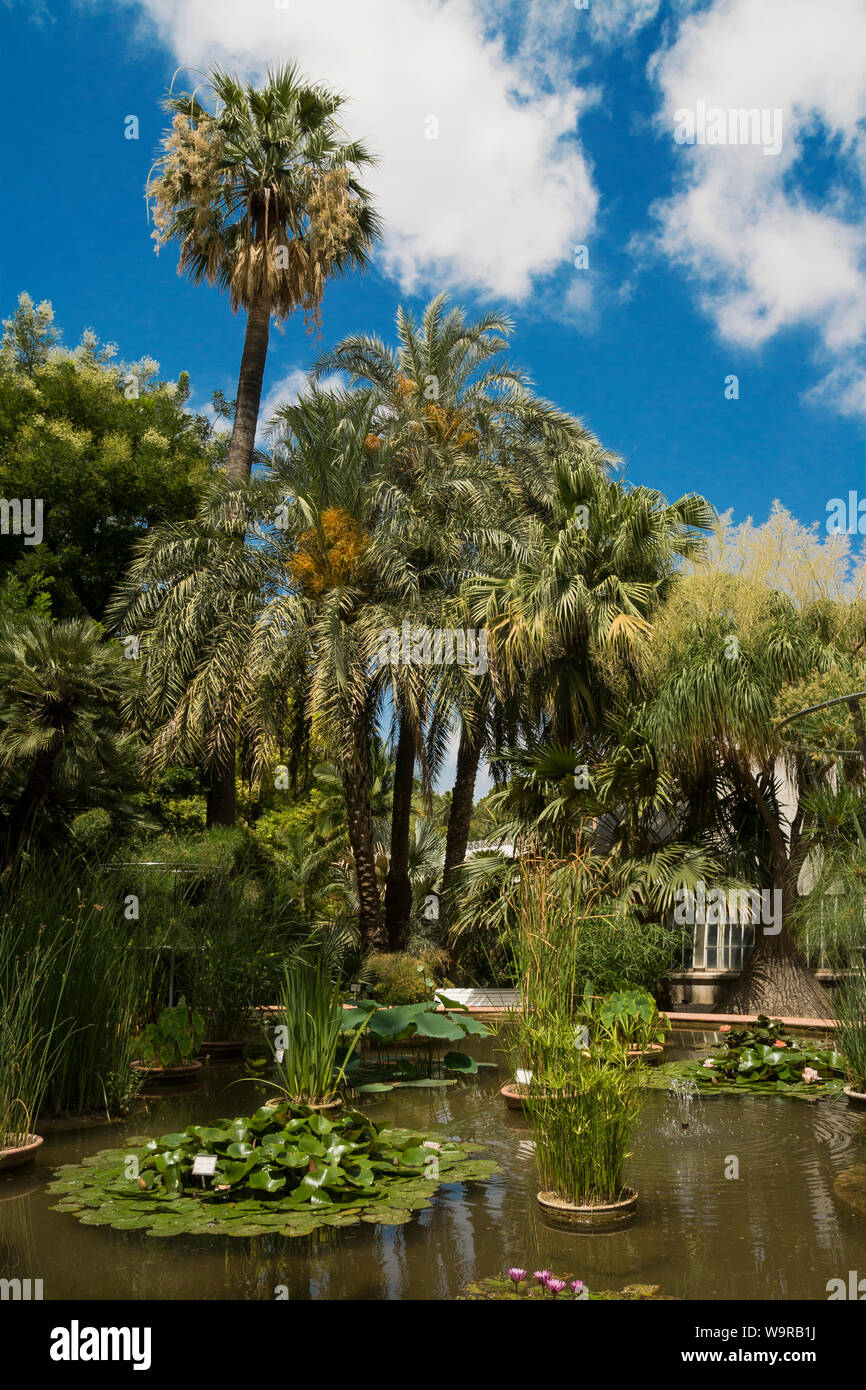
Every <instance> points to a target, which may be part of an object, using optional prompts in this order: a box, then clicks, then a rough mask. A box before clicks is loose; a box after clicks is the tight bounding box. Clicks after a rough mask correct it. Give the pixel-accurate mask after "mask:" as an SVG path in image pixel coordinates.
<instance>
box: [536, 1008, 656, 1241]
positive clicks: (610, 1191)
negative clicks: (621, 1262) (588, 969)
mask: <svg viewBox="0 0 866 1390" xmlns="http://www.w3.org/2000/svg"><path fill="white" fill-rule="evenodd" d="M545 1034H546V1036H545V1039H544V1042H543V1043H542V1044H541V1046H535V1047H533V1046H532V1042H531V1040H528V1042H529V1046H530V1047H531V1048H532V1051H533V1052H534V1059H533V1060H534V1066H533V1076H532V1081H531V1082H530V1086H529V1106H528V1111H529V1119H530V1124H531V1126H532V1131H533V1138H534V1140H535V1159H536V1165H537V1168H538V1178H539V1184H540V1191H539V1193H538V1202H539V1205H540V1207H541V1209H542V1211H543V1212H544V1213H545V1215H547V1216H548V1217H550V1218H552V1219H553V1220H554V1221H555V1222H557V1224H563V1223H564V1224H567V1225H569V1226H572V1227H575V1228H578V1229H581V1230H585V1231H607V1230H611V1229H616V1228H618V1227H620V1226H623V1225H625V1224H626V1223H627V1222H628V1221H630V1220H631V1219H632V1217H633V1215H634V1211H635V1207H636V1206H637V1200H638V1194H637V1192H636V1190H635V1189H634V1188H633V1187H630V1186H629V1185H628V1184H627V1183H626V1182H625V1179H624V1169H625V1163H626V1159H627V1158H628V1156H629V1142H630V1139H631V1135H632V1133H633V1131H634V1126H635V1124H636V1123H637V1119H638V1116H639V1114H640V1111H641V1107H642V1104H643V1099H644V1095H645V1091H646V1077H647V1075H648V1073H647V1071H646V1069H645V1068H644V1067H633V1066H627V1065H626V1064H625V1055H624V1053H625V1049H624V1048H623V1046H622V1044H621V1043H616V1042H613V1043H608V1044H606V1045H605V1046H604V1047H602V1046H600V1045H598V1044H596V1045H594V1046H593V1049H592V1050H591V1051H583V1050H580V1049H579V1047H576V1046H575V1038H574V1029H573V1026H572V1024H571V1022H570V1021H568V1020H562V1021H561V1022H560V1026H559V1028H558V1029H557V1028H552V1027H548V1028H547V1029H545Z"/></svg>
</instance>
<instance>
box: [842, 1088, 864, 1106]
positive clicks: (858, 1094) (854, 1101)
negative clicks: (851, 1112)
mask: <svg viewBox="0 0 866 1390" xmlns="http://www.w3.org/2000/svg"><path fill="white" fill-rule="evenodd" d="M845 1095H846V1096H847V1097H848V1104H849V1105H866V1091H855V1090H854V1087H853V1086H846V1087H845Z"/></svg>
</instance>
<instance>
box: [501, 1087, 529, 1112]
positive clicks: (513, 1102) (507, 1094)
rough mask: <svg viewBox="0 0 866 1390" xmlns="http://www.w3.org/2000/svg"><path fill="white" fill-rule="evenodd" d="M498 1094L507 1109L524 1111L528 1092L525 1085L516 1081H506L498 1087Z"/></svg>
mask: <svg viewBox="0 0 866 1390" xmlns="http://www.w3.org/2000/svg"><path fill="white" fill-rule="evenodd" d="M499 1094H500V1095H501V1097H502V1099H503V1100H504V1101H505V1104H506V1105H507V1106H508V1109H509V1110H523V1111H524V1112H525V1111H526V1108H527V1107H526V1102H527V1100H528V1099H529V1092H528V1091H527V1089H526V1087H525V1086H521V1085H520V1084H519V1083H518V1082H517V1081H507V1082H506V1083H505V1085H504V1086H500V1087H499Z"/></svg>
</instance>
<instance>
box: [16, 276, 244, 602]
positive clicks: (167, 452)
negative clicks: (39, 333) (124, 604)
mask: <svg viewBox="0 0 866 1390" xmlns="http://www.w3.org/2000/svg"><path fill="white" fill-rule="evenodd" d="M26 299H27V297H26V296H22V299H21V301H20V304H19V308H18V310H17V312H16V314H15V315H14V316H13V318H12V319H11V320H8V321H7V322H8V323H9V324H10V325H11V326H10V327H9V328H8V329H7V336H6V338H5V339H4V344H5V345H6V346H8V345H11V344H12V343H13V342H15V341H17V340H18V338H19V337H21V336H22V335H23V336H24V338H25V339H26V340H27V343H28V354H29V355H28V356H27V358H26V359H22V358H19V357H16V356H15V354H13V353H7V352H6V351H5V347H4V352H3V353H2V354H0V496H2V497H4V498H7V499H9V498H17V499H25V498H26V499H30V500H31V502H32V503H33V504H35V503H36V502H37V501H38V502H40V503H41V507H42V527H41V530H42V536H41V540H40V542H39V543H38V544H33V545H30V544H25V538H24V536H23V535H20V534H19V535H16V534H12V533H10V534H5V535H0V591H2V592H4V593H5V595H6V600H7V601H6V602H5V603H4V605H3V606H4V607H6V608H11V609H16V608H18V609H20V608H21V607H22V606H31V605H33V604H36V606H37V607H38V608H39V611H41V612H43V613H44V612H45V611H46V608H47V604H48V603H50V610H51V612H52V614H53V616H54V617H55V618H73V617H83V616H90V617H91V618H94V619H96V620H101V619H102V618H103V616H104V614H105V609H106V605H107V602H108V599H109V596H110V594H111V591H112V589H113V588H114V585H115V584H116V583H117V580H118V578H119V576H120V575H121V574H122V573H123V570H124V569H125V568H126V566H127V564H128V563H129V560H130V557H131V553H132V547H133V545H134V543H135V541H136V540H137V539H138V537H139V536H141V534H142V533H143V532H144V531H145V530H146V529H147V528H148V527H149V526H154V525H158V524H159V523H161V522H166V521H174V520H178V519H179V518H181V517H184V516H190V515H192V514H193V512H194V511H195V507H196V503H197V498H198V495H199V493H200V491H201V488H202V486H203V485H204V483H205V481H206V480H207V478H208V477H209V475H210V473H211V471H212V469H213V467H214V466H215V464H216V463H217V461H218V460H219V457H220V452H221V448H222V445H221V443H220V441H219V439H218V438H217V437H215V436H214V434H213V431H212V430H211V427H210V425H209V424H208V422H207V421H206V420H205V419H204V418H202V417H200V416H195V415H191V414H189V413H188V412H187V410H186V409H185V403H186V399H187V396H188V393H189V385H188V380H187V378H186V376H185V375H182V376H181V378H180V380H179V381H178V382H177V383H173V382H160V381H158V380H157V377H156V371H157V367H156V363H155V362H152V361H149V360H145V361H143V362H140V363H133V364H128V365H125V364H122V363H116V362H113V361H112V360H111V357H112V355H113V349H111V348H108V349H105V348H100V347H99V345H98V343H97V342H96V340H95V338H94V337H93V335H92V334H86V335H85V337H84V340H83V342H82V344H81V345H80V346H79V348H77V349H75V350H74V351H64V350H63V349H62V348H60V347H58V346H57V345H56V344H55V345H54V346H53V350H51V351H46V352H44V353H43V352H42V351H40V350H37V347H36V345H35V340H34V339H33V338H32V336H31V335H30V331H29V329H28V328H27V324H28V322H29V319H30V316H31V310H30V309H29V308H28V305H27V303H25V300H26ZM42 307H44V306H42ZM19 329H20V332H19ZM42 341H43V345H44V344H45V339H44V337H43V340H42Z"/></svg>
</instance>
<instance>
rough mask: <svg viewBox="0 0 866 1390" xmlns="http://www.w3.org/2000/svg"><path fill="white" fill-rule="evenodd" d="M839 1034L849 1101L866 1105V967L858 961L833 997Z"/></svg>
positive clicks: (837, 1035)
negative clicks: (846, 1076)
mask: <svg viewBox="0 0 866 1390" xmlns="http://www.w3.org/2000/svg"><path fill="white" fill-rule="evenodd" d="M834 1005H835V1013H836V1037H837V1040H838V1043H839V1050H840V1052H841V1053H842V1054H843V1056H844V1058H845V1069H846V1072H847V1075H848V1082H849V1084H848V1085H847V1086H846V1087H845V1095H846V1096H847V1097H848V1103H849V1105H866V967H864V966H863V965H862V964H858V965H857V967H856V968H855V969H854V970H853V971H852V972H851V974H850V975H849V976H848V977H847V978H846V979H845V981H844V983H843V984H842V985H840V987H839V990H838V993H837V994H836V996H835V998H834Z"/></svg>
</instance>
